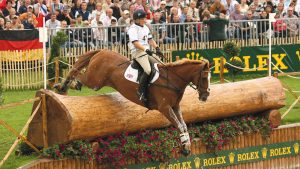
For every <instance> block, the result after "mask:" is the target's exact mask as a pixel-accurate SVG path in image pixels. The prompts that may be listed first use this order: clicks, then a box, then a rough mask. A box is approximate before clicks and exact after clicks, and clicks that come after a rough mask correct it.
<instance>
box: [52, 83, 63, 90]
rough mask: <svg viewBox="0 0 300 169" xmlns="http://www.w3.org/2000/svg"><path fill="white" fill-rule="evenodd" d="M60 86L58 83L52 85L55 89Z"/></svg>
mask: <svg viewBox="0 0 300 169" xmlns="http://www.w3.org/2000/svg"><path fill="white" fill-rule="evenodd" d="M60 87H61V85H60V84H59V83H56V84H54V85H53V88H54V89H56V90H59V89H60Z"/></svg>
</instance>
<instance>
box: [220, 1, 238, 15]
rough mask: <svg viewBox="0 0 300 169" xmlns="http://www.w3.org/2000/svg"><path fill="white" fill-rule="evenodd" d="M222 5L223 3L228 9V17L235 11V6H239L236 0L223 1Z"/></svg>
mask: <svg viewBox="0 0 300 169" xmlns="http://www.w3.org/2000/svg"><path fill="white" fill-rule="evenodd" d="M221 3H223V5H224V7H225V9H226V15H227V16H229V15H230V14H231V13H233V12H234V11H235V5H236V4H238V2H237V1H236V0H222V1H221Z"/></svg>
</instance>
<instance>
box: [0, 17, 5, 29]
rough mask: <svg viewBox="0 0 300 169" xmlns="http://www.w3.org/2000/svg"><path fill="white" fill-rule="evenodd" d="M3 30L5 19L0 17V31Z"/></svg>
mask: <svg viewBox="0 0 300 169" xmlns="http://www.w3.org/2000/svg"><path fill="white" fill-rule="evenodd" d="M3 30H5V20H4V19H3V18H0V31H3Z"/></svg>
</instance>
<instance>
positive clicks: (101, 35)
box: [92, 21, 105, 47]
mask: <svg viewBox="0 0 300 169" xmlns="http://www.w3.org/2000/svg"><path fill="white" fill-rule="evenodd" d="M92 30H93V35H94V36H93V41H94V43H95V45H96V47H99V46H102V45H103V44H105V31H104V28H103V24H102V22H101V21H98V23H97V27H95V28H93V29H92Z"/></svg>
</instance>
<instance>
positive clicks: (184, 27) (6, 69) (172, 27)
mask: <svg viewBox="0 0 300 169" xmlns="http://www.w3.org/2000/svg"><path fill="white" fill-rule="evenodd" d="M282 22H283V23H285V24H286V25H288V24H290V23H292V24H294V25H296V28H297V31H296V33H295V32H294V34H290V33H289V31H288V29H280V31H279V32H278V29H277V28H275V27H276V26H273V27H272V28H273V30H274V31H273V38H272V45H282V44H300V36H299V28H300V25H299V24H300V19H282ZM244 27H251V29H250V31H246V32H243V31H241V28H244ZM266 27H267V21H266V20H252V21H250V20H248V21H230V22H229V25H228V26H227V27H226V30H225V31H226V34H227V35H228V40H230V41H233V42H235V43H237V44H238V45H239V46H241V47H243V46H265V45H268V44H269V39H268V36H266V32H267V30H268V29H266ZM150 29H151V31H152V34H153V37H154V39H155V40H156V41H157V42H158V43H159V45H160V47H161V49H162V51H163V52H164V53H165V55H166V58H167V59H166V60H165V62H171V61H172V51H175V50H188V49H191V50H193V49H215V48H222V47H223V44H224V41H213V42H210V41H209V37H208V31H209V27H207V26H206V25H204V24H203V23H168V24H153V25H150ZM126 30H127V28H126V27H125V26H115V27H84V28H67V29H50V30H49V32H50V33H51V34H53V35H54V34H55V33H56V32H57V31H64V32H65V33H66V34H67V36H68V40H67V41H66V42H65V44H63V45H62V47H61V56H62V57H64V58H66V59H67V60H68V63H67V64H68V65H69V69H70V68H71V65H73V64H74V63H75V61H76V59H77V58H78V56H80V55H81V54H83V53H85V52H86V51H89V50H93V49H110V50H112V51H115V52H117V53H120V54H122V55H124V56H126V57H128V58H131V55H130V52H129V49H128V47H127V42H128V36H126ZM247 30H248V29H247ZM99 31H100V32H99ZM101 31H103V32H102V33H101ZM276 31H277V33H276ZM1 33H2V32H1ZM263 33H264V34H263ZM275 33H276V34H275ZM51 39H52V36H49V41H48V44H47V47H48V48H49V46H51ZM47 51H50V50H47ZM0 56H1V57H0V76H1V77H2V81H3V85H4V88H5V89H32V88H40V87H41V86H42V85H43V64H44V63H43V59H42V57H43V53H42V50H41V49H36V50H26V51H0ZM48 56H49V54H48ZM67 71H68V70H66V72H67ZM66 72H65V74H66Z"/></svg>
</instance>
